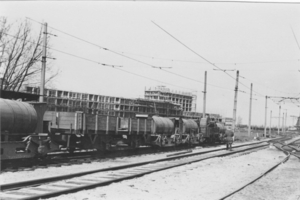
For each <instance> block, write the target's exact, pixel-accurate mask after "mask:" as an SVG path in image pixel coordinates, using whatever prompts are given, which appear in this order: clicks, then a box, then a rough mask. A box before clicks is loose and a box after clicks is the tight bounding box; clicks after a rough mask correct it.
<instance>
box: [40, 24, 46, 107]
mask: <svg viewBox="0 0 300 200" xmlns="http://www.w3.org/2000/svg"><path fill="white" fill-rule="evenodd" d="M43 34H44V41H43V56H42V70H41V85H40V99H39V100H40V102H44V95H45V92H44V89H45V73H46V58H47V23H45V24H44V33H43Z"/></svg>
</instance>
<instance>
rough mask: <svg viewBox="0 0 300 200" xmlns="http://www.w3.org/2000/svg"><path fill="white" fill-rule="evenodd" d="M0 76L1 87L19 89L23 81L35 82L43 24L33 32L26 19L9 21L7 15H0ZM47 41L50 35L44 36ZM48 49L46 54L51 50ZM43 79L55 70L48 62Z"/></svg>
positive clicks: (36, 79) (40, 54)
mask: <svg viewBox="0 0 300 200" xmlns="http://www.w3.org/2000/svg"><path fill="white" fill-rule="evenodd" d="M0 23H1V25H0V77H1V78H2V81H1V83H0V84H1V90H11V91H19V90H20V89H21V87H22V86H23V85H30V84H37V83H39V81H40V74H41V62H40V61H41V57H42V49H43V28H42V27H41V29H40V31H39V34H38V35H37V36H34V32H33V30H32V28H31V24H30V22H28V21H27V20H25V21H23V22H21V23H16V25H15V26H16V27H15V26H14V24H9V23H8V21H7V18H5V17H1V18H0ZM47 43H49V37H48V38H47ZM48 52H49V49H47V57H48V56H49V54H50V53H48ZM46 74H47V75H46V76H48V78H47V80H46V82H49V81H50V80H51V79H53V78H54V77H55V76H56V75H57V74H58V72H56V73H55V72H53V70H51V68H50V65H47V69H46Z"/></svg>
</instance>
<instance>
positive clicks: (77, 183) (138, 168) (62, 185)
mask: <svg viewBox="0 0 300 200" xmlns="http://www.w3.org/2000/svg"><path fill="white" fill-rule="evenodd" d="M268 146H269V144H268V143H266V142H258V143H255V144H244V145H240V146H235V147H234V151H224V148H221V149H215V150H209V151H205V152H197V153H192V152H189V151H186V152H182V154H179V155H175V154H171V155H167V156H166V158H163V159H157V160H151V161H147V162H140V163H133V164H129V165H122V166H117V167H110V168H105V169H100V170H93V171H86V172H81V173H76V174H69V175H64V176H57V177H51V178H45V179H37V180H31V181H26V182H19V183H10V184H4V185H2V186H1V190H2V192H1V193H0V195H1V196H2V198H3V199H40V198H49V197H54V196H57V195H61V194H67V193H72V192H76V191H80V190H84V189H90V188H94V187H99V186H104V185H108V184H111V183H113V182H119V181H122V180H126V179H132V178H135V177H140V176H143V175H146V174H150V173H154V172H158V171H162V170H167V169H170V168H174V167H179V166H182V165H186V164H190V163H194V162H199V161H202V160H206V159H210V158H215V157H222V156H228V155H233V154H237V153H242V152H249V151H257V150H258V149H263V148H266V147H268Z"/></svg>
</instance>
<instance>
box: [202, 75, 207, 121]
mask: <svg viewBox="0 0 300 200" xmlns="http://www.w3.org/2000/svg"><path fill="white" fill-rule="evenodd" d="M206 81H207V71H205V74H204V92H203V117H205V115H206V113H205V111H206Z"/></svg>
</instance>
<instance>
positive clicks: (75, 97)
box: [25, 86, 183, 117]
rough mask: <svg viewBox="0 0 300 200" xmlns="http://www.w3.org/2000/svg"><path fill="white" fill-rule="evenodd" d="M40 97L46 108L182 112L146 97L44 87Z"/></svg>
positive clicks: (133, 114) (131, 114) (115, 112)
mask: <svg viewBox="0 0 300 200" xmlns="http://www.w3.org/2000/svg"><path fill="white" fill-rule="evenodd" d="M25 92H27V93H31V94H39V92H40V90H39V88H38V87H29V86H27V87H25ZM44 101H45V102H47V104H48V111H56V112H75V111H83V112H85V113H90V114H100V115H111V116H119V117H136V115H137V114H145V115H159V116H170V117H172V116H173V117H178V116H182V113H183V112H182V109H181V107H180V105H178V104H174V103H172V102H162V101H157V100H150V99H130V98H123V97H113V96H104V95H99V94H88V93H78V92H72V91H63V90H54V89H45V97H44Z"/></svg>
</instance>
